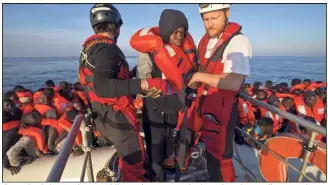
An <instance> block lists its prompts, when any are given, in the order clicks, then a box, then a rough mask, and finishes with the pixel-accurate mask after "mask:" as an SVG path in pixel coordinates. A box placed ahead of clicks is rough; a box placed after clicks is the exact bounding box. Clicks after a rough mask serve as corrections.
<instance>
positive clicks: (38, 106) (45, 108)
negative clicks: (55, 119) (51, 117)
mask: <svg viewBox="0 0 328 185" xmlns="http://www.w3.org/2000/svg"><path fill="white" fill-rule="evenodd" d="M34 109H35V110H36V111H38V112H39V113H40V114H41V115H42V116H44V114H45V113H46V112H48V111H51V110H52V109H54V108H52V107H50V106H49V105H44V104H39V103H38V104H35V105H34Z"/></svg>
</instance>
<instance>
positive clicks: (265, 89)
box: [263, 87, 272, 97]
mask: <svg viewBox="0 0 328 185" xmlns="http://www.w3.org/2000/svg"><path fill="white" fill-rule="evenodd" d="M263 90H264V91H265V92H267V94H268V97H270V96H271V95H272V91H271V90H270V89H269V88H267V87H266V88H264V89H263Z"/></svg>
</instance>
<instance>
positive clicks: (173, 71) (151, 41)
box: [130, 27, 197, 92]
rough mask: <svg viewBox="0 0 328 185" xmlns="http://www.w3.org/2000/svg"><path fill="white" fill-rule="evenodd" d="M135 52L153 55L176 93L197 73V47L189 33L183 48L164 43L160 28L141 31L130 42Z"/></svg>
mask: <svg viewBox="0 0 328 185" xmlns="http://www.w3.org/2000/svg"><path fill="white" fill-rule="evenodd" d="M130 44H131V47H132V48H134V49H135V50H137V51H139V52H142V53H148V54H151V56H152V57H151V58H153V59H154V60H153V61H154V62H155V63H156V65H157V66H158V68H159V69H160V70H161V72H162V73H163V74H164V76H165V77H166V79H167V80H169V82H170V84H172V85H173V87H174V88H175V90H176V91H178V92H180V91H181V90H182V88H183V85H186V83H187V82H188V81H189V79H190V78H191V76H192V74H193V73H194V72H195V71H197V58H196V49H195V48H196V46H195V43H194V41H193V38H192V37H191V35H190V34H189V33H187V35H186V37H185V40H184V42H183V44H182V46H181V47H178V46H175V45H170V44H165V43H163V41H162V39H161V37H160V36H159V27H153V28H150V29H147V28H146V29H141V30H139V31H137V32H136V33H135V34H134V35H133V36H132V38H131V40H130Z"/></svg>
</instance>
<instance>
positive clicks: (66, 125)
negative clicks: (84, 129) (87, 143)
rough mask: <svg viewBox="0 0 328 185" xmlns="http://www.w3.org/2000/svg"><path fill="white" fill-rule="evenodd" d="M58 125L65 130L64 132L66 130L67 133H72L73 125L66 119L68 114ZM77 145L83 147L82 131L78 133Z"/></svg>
mask: <svg viewBox="0 0 328 185" xmlns="http://www.w3.org/2000/svg"><path fill="white" fill-rule="evenodd" d="M58 125H59V126H60V127H61V128H63V129H64V130H66V131H67V132H70V131H71V128H72V123H71V122H70V121H68V120H67V118H66V112H65V113H64V114H63V115H62V116H61V117H60V119H59V120H58ZM75 143H76V144H77V145H79V146H80V145H82V134H81V131H79V132H78V133H77V135H76V138H75Z"/></svg>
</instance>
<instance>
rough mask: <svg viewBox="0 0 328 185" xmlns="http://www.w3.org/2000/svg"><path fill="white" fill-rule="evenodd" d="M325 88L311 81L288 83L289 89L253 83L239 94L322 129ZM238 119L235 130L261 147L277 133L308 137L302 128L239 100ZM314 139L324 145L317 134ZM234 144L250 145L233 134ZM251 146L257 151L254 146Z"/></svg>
mask: <svg viewBox="0 0 328 185" xmlns="http://www.w3.org/2000/svg"><path fill="white" fill-rule="evenodd" d="M326 86H327V85H326V82H322V81H311V80H310V79H304V80H303V81H302V80H301V79H298V78H295V79H292V81H291V84H290V87H289V86H288V84H287V83H286V82H282V83H278V84H276V85H274V84H273V83H272V81H270V80H269V81H266V83H265V85H262V83H261V82H255V83H254V84H253V86H251V85H250V84H248V83H245V84H244V85H243V87H242V89H241V92H242V93H245V94H247V95H248V96H251V97H253V98H255V99H257V100H260V101H263V102H265V103H268V104H270V105H272V106H275V107H277V108H279V109H280V110H283V111H287V112H289V113H291V114H294V115H297V116H300V117H302V118H303V119H306V120H308V121H310V122H313V124H317V125H320V126H324V127H326V126H327V110H326V101H327V97H326V94H327V92H326ZM239 117H240V121H239V122H240V124H239V125H238V126H239V127H240V128H242V129H244V130H245V131H247V133H248V134H250V135H251V136H253V137H254V138H256V139H257V140H258V141H260V142H261V143H264V142H265V141H266V140H267V139H269V138H272V137H274V136H275V135H277V134H279V133H286V132H287V133H294V134H301V135H304V136H305V137H309V136H310V134H311V132H310V131H309V130H308V129H306V128H305V127H303V126H301V125H298V124H297V123H294V122H292V121H289V120H288V119H284V118H283V117H281V116H279V115H278V114H275V113H272V112H271V111H269V110H267V109H265V108H262V107H258V106H256V105H252V104H251V103H250V102H248V101H245V100H244V99H242V98H239ZM315 139H316V140H317V141H322V142H325V143H326V137H325V136H323V135H320V134H318V135H317V136H316V138H315ZM235 141H236V142H237V143H239V144H244V143H245V142H246V143H248V144H251V143H252V142H250V140H249V139H245V138H244V137H243V136H242V135H241V134H240V133H239V132H237V131H236V137H235ZM251 146H254V147H256V148H258V147H259V146H257V145H256V144H255V145H254V144H252V145H251Z"/></svg>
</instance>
